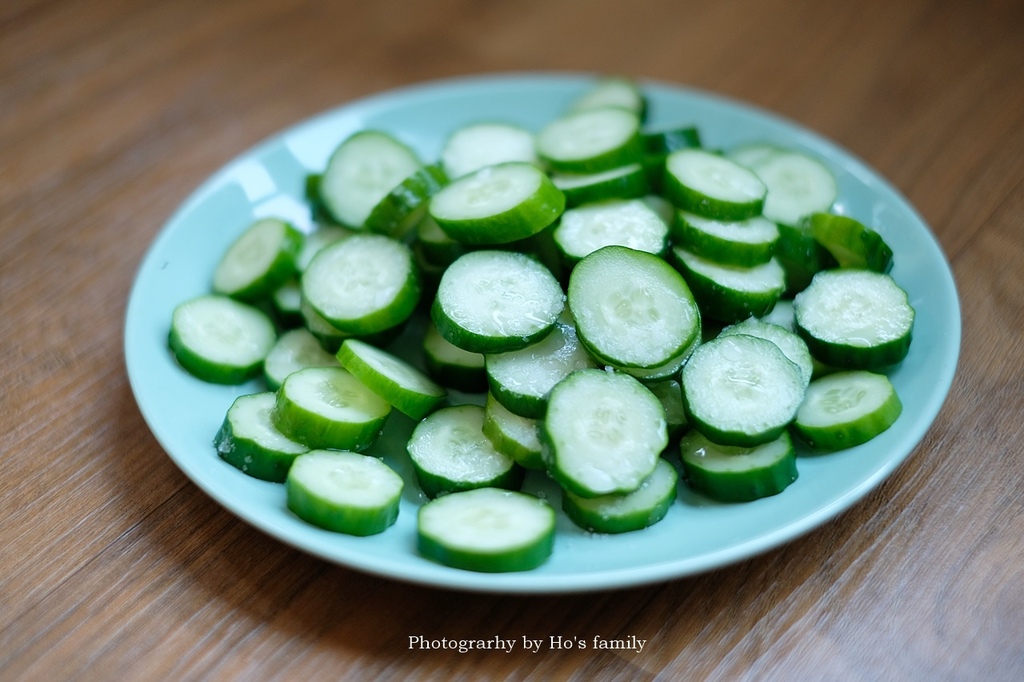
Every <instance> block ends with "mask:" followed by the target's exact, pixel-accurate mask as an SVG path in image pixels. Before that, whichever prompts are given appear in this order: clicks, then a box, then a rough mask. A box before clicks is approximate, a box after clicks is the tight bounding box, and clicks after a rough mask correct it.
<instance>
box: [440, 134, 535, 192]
mask: <svg viewBox="0 0 1024 682" xmlns="http://www.w3.org/2000/svg"><path fill="white" fill-rule="evenodd" d="M510 161H519V162H523V163H532V164H536V163H537V151H536V148H535V146H534V141H533V133H531V132H529V131H528V130H526V129H524V128H521V127H519V126H517V125H512V124H510V123H501V122H481V123H474V124H470V125H467V126H464V127H462V128H459V129H458V130H456V131H455V132H453V133H452V134H451V135H450V136H449V137H448V139H447V140H445V143H444V147H443V148H442V149H441V163H442V165H443V166H444V170H445V172H446V173H447V174H448V177H450V178H452V179H453V180H454V179H455V178H460V177H462V176H463V175H468V174H469V173H472V172H474V171H478V170H480V169H481V168H484V167H486V166H496V165H498V164H500V163H508V162H510Z"/></svg>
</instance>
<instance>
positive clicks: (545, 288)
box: [431, 250, 565, 353]
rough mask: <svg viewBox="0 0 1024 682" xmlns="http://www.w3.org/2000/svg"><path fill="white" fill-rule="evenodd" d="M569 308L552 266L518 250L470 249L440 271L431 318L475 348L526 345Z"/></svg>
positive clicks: (449, 336) (502, 348)
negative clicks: (566, 305) (548, 266)
mask: <svg viewBox="0 0 1024 682" xmlns="http://www.w3.org/2000/svg"><path fill="white" fill-rule="evenodd" d="M564 308H565V295H564V294H563V293H562V288H561V285H559V283H558V280H556V279H555V277H554V275H552V274H551V271H550V270H548V269H547V268H546V267H544V266H543V265H542V264H541V263H540V262H538V261H537V260H535V259H533V258H531V257H530V256H527V255H525V254H522V253H516V252H513V251H490V250H484V251H471V252H469V253H467V254H465V255H464V256H461V257H460V258H458V259H457V260H456V261H455V262H454V263H452V264H451V265H450V266H449V267H448V269H447V270H445V272H444V274H443V275H442V276H441V282H440V284H439V285H438V288H437V296H436V297H435V299H434V303H433V305H432V307H431V317H432V319H433V321H434V324H435V325H436V326H437V330H438V331H439V332H440V333H441V335H442V336H443V337H444V338H445V339H447V340H448V341H449V342H450V343H452V344H454V345H456V346H458V347H459V348H462V349H463V350H467V351H471V352H475V353H502V352H505V351H510V350H517V349H519V348H525V347H526V346H528V345H530V344H531V343H535V342H537V341H538V340H540V339H541V338H543V337H544V336H546V335H547V334H548V333H549V332H550V331H551V329H552V327H553V326H554V324H555V321H556V320H557V319H558V316H559V315H560V314H561V313H562V310H563V309H564Z"/></svg>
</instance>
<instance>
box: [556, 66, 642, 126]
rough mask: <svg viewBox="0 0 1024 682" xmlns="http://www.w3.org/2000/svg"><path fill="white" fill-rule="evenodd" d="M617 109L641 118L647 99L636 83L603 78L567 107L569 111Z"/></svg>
mask: <svg viewBox="0 0 1024 682" xmlns="http://www.w3.org/2000/svg"><path fill="white" fill-rule="evenodd" d="M606 107H618V108H620V109H626V110H627V111H632V112H633V113H634V114H636V115H637V116H639V117H641V118H643V116H644V114H645V113H646V110H647V99H646V98H645V97H644V94H643V91H642V90H641V89H640V86H639V85H638V84H637V83H636V81H634V80H632V79H630V78H626V77H624V76H604V77H602V78H600V79H599V80H598V81H597V82H595V83H594V84H593V85H591V86H590V88H588V89H587V90H586V91H585V92H584V93H583V94H582V95H580V96H579V97H577V98H576V99H575V100H574V101H573V102H572V104H570V105H569V111H588V110H590V109H604V108H606Z"/></svg>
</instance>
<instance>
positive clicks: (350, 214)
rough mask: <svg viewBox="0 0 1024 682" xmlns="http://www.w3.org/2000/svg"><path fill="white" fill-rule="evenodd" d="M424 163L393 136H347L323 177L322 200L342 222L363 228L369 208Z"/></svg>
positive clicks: (373, 133) (378, 133)
mask: <svg viewBox="0 0 1024 682" xmlns="http://www.w3.org/2000/svg"><path fill="white" fill-rule="evenodd" d="M421 165H422V164H421V163H420V160H419V158H418V157H417V156H416V153H415V152H413V151H412V150H411V149H410V148H409V147H407V146H405V145H404V144H402V143H401V142H399V141H398V140H396V139H395V138H394V137H392V136H391V135H389V134H387V133H385V132H381V131H376V130H365V131H360V132H357V133H355V134H354V135H352V136H350V137H348V138H347V139H345V140H344V141H343V142H342V143H341V144H340V145H338V148H337V149H336V150H335V151H334V153H333V154H331V158H330V159H329V160H328V161H327V167H326V168H325V169H324V173H323V176H322V177H321V178H320V183H319V190H320V201H321V203H322V204H323V206H324V207H325V208H326V209H327V210H328V212H330V214H331V216H332V217H333V218H334V219H335V220H337V221H338V222H339V223H341V224H342V225H345V226H347V227H352V228H360V227H362V226H363V223H364V222H365V221H366V218H367V216H369V215H370V211H372V210H373V207H374V206H376V205H377V204H378V203H379V202H380V201H381V200H382V199H383V198H384V197H385V196H387V194H388V192H390V191H391V190H392V189H394V188H395V187H396V186H397V185H398V183H400V182H402V180H404V179H405V178H407V177H409V176H410V175H412V174H413V173H414V172H415V171H416V170H418V169H419V168H420V166H421Z"/></svg>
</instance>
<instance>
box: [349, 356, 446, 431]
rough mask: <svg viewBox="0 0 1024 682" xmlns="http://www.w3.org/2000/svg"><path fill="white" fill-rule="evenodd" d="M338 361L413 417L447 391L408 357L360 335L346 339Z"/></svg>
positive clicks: (437, 402) (429, 408)
mask: <svg viewBox="0 0 1024 682" xmlns="http://www.w3.org/2000/svg"><path fill="white" fill-rule="evenodd" d="M337 357H338V362H340V363H341V366H342V367H344V368H345V369H347V370H348V371H349V372H351V373H352V374H353V375H355V377H356V378H357V379H359V380H360V381H361V382H363V384H365V385H366V387H367V388H369V389H370V390H371V391H373V392H374V393H376V394H377V395H379V396H380V397H381V398H383V399H384V400H386V401H387V402H389V403H390V404H391V405H392V406H393V407H394V408H395V409H396V410H398V411H399V412H401V413H402V414H404V415H406V416H408V417H411V418H412V419H422V418H423V417H425V416H427V415H428V414H430V412H432V411H433V410H434V409H436V408H437V407H438V406H439V405H440V404H441V403H442V402H444V399H445V398H446V397H447V396H448V392H447V391H446V390H444V388H442V387H441V386H439V385H438V384H437V383H435V382H434V381H432V380H431V379H430V378H429V377H427V376H426V375H425V374H423V373H422V372H421V371H419V370H418V369H416V368H415V367H413V366H412V365H410V364H409V363H408V362H406V361H405V360H403V359H401V358H399V357H397V356H395V355H393V354H392V353H389V352H387V351H385V350H381V349H380V348H377V347H376V346H373V345H371V344H369V343H366V342H365V341H360V340H359V339H347V340H345V341H344V342H343V343H342V344H341V348H340V349H338V356H337Z"/></svg>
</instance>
